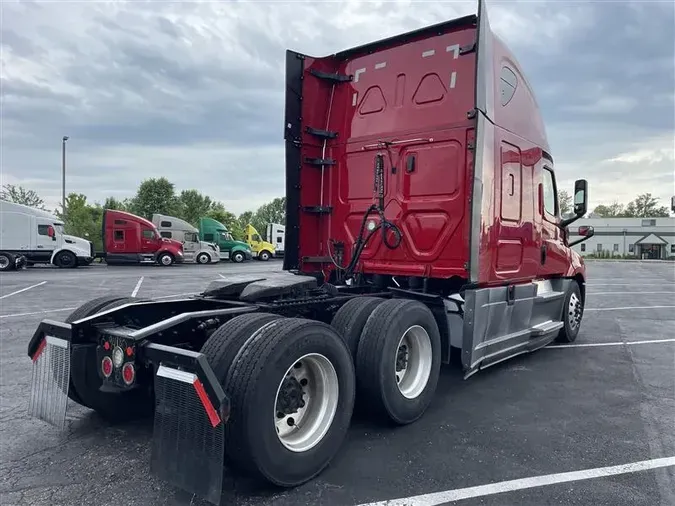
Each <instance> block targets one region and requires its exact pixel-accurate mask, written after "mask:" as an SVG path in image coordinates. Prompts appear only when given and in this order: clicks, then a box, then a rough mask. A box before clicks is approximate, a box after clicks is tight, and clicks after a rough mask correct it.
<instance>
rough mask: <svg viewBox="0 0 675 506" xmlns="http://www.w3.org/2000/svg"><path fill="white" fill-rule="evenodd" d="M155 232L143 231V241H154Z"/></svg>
mask: <svg viewBox="0 0 675 506" xmlns="http://www.w3.org/2000/svg"><path fill="white" fill-rule="evenodd" d="M154 238H155V232H153V231H152V230H143V239H154Z"/></svg>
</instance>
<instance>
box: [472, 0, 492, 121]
mask: <svg viewBox="0 0 675 506" xmlns="http://www.w3.org/2000/svg"><path fill="white" fill-rule="evenodd" d="M477 37H478V47H477V50H478V54H477V57H476V98H475V102H476V108H477V109H478V110H480V111H482V112H483V114H485V115H486V116H487V117H488V118H489V119H490V121H494V117H495V110H494V101H495V89H494V82H495V79H494V50H493V35H492V30H491V28H490V20H489V18H488V11H487V6H486V4H485V0H478V35H477Z"/></svg>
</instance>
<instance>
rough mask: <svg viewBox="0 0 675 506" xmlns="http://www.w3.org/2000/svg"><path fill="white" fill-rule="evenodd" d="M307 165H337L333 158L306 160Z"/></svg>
mask: <svg viewBox="0 0 675 506" xmlns="http://www.w3.org/2000/svg"><path fill="white" fill-rule="evenodd" d="M305 163H308V164H310V165H316V166H317V167H322V166H324V165H335V160H333V159H332V158H305Z"/></svg>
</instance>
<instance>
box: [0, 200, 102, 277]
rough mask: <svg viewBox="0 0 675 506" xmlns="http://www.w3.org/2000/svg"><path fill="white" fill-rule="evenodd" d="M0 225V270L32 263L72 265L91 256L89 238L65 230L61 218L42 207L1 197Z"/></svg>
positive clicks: (92, 247)
mask: <svg viewBox="0 0 675 506" xmlns="http://www.w3.org/2000/svg"><path fill="white" fill-rule="evenodd" d="M0 225H1V227H2V230H1V232H0V234H1V235H0V237H1V238H2V239H1V241H0V271H1V270H10V269H12V268H16V267H21V266H22V265H28V266H32V265H34V264H52V265H56V266H57V267H62V268H73V267H78V266H82V265H89V264H91V263H92V261H93V259H94V246H93V244H92V243H91V242H90V241H88V240H86V239H82V238H81V237H75V236H72V235H68V234H65V233H64V224H63V221H61V220H60V219H58V218H57V217H56V216H54V215H52V214H50V213H48V212H47V211H44V210H42V209H36V208H34V207H30V206H24V205H22V204H16V203H14V202H8V201H5V200H0ZM22 258H23V260H22ZM17 261H18V263H17Z"/></svg>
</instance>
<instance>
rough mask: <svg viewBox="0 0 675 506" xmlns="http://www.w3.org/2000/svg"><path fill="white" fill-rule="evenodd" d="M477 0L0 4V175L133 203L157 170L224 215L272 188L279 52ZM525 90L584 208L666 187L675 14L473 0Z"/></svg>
mask: <svg viewBox="0 0 675 506" xmlns="http://www.w3.org/2000/svg"><path fill="white" fill-rule="evenodd" d="M475 5H476V3H475V2H473V1H472V2H467V3H461V2H442V1H435V2H412V1H393V2H391V1H390V2H385V1H378V2H356V1H346V2H342V3H337V2H330V3H329V2H318V1H315V2H312V3H301V2H284V1H283V0H280V1H274V2H270V1H268V2H261V1H252V2H243V1H238V2H225V1H223V2H220V3H218V2H210V3H195V2H168V1H156V2H142V3H141V2H129V3H122V2H99V1H94V0H91V1H86V2H84V1H77V2H73V1H50V2H44V3H38V2H29V1H19V2H11V3H10V2H5V1H4V0H3V2H2V5H1V6H0V9H2V18H1V24H2V26H1V35H2V40H1V42H2V56H1V59H2V132H1V134H0V135H1V138H0V141H1V148H2V158H1V162H2V184H7V183H12V184H21V185H23V186H25V187H28V188H31V189H34V190H36V191H38V192H39V193H40V194H41V195H42V196H43V198H45V200H46V201H47V203H48V204H49V205H50V206H55V205H57V203H58V202H59V199H60V191H61V183H60V177H61V176H60V149H61V137H62V136H63V135H68V136H70V138H71V139H70V140H69V141H68V175H67V191H68V192H71V191H76V192H81V193H84V194H86V195H87V196H88V197H89V198H90V200H95V201H103V199H105V197H106V196H109V195H111V196H115V197H118V198H124V197H128V196H131V195H132V194H133V193H134V191H135V189H136V187H137V186H138V184H139V183H140V181H141V180H142V179H144V178H148V177H158V176H166V177H168V178H169V179H170V180H171V181H173V182H174V183H175V184H176V187H177V189H178V190H181V189H186V188H196V189H198V190H201V191H203V192H206V193H208V194H209V195H211V196H212V197H214V198H216V199H219V200H222V201H223V202H224V204H225V205H226V207H227V208H229V209H230V210H232V211H234V212H237V213H238V212H242V211H244V210H247V209H254V208H255V207H257V206H258V205H260V204H262V203H264V202H265V201H268V200H270V199H272V198H274V197H277V196H280V195H282V194H283V192H284V167H283V149H284V148H283V137H282V135H283V98H284V87H283V73H284V51H285V49H286V48H292V49H295V50H298V51H300V52H304V53H306V54H312V55H324V54H330V53H332V52H335V51H339V50H341V49H345V48H348V47H351V46H354V45H357V44H362V43H366V42H369V41H372V40H376V39H378V38H382V37H385V36H390V35H395V34H396V33H400V32H403V31H407V30H410V29H415V28H419V27H422V26H424V25H427V24H431V23H435V22H439V21H442V20H445V19H448V18H453V17H456V16H458V15H464V14H469V13H471V12H474V10H475ZM488 6H489V9H490V19H491V23H492V27H493V29H494V30H495V31H496V32H497V34H498V35H499V36H501V37H502V38H503V39H504V40H505V41H506V43H507V44H508V45H509V46H510V47H511V48H512V50H513V51H514V53H515V54H516V56H517V58H518V59H519V61H520V63H521V64H522V65H523V67H524V69H525V71H526V73H527V75H528V77H529V79H530V81H531V84H532V86H533V88H534V89H535V91H536V93H537V98H538V100H539V103H540V106H541V108H542V112H543V115H544V121H545V122H546V125H547V131H548V135H549V141H550V143H551V148H552V151H553V156H554V158H555V160H556V169H557V173H558V178H559V180H560V184H561V185H562V187H563V188H567V189H569V190H571V189H572V185H573V181H574V180H575V179H576V178H579V177H584V178H586V179H588V180H589V184H590V185H591V205H592V206H593V205H596V204H599V203H611V202H612V201H613V200H615V199H618V200H619V201H622V202H628V201H629V200H631V199H633V198H634V197H635V196H636V195H637V194H638V193H641V192H651V193H652V194H654V195H656V196H658V197H660V198H661V204H662V205H667V204H669V202H670V197H671V196H672V195H674V194H675V28H674V27H675V8H674V7H673V3H672V2H670V1H665V2H649V1H644V0H640V1H636V2H626V1H621V2H609V1H600V0H596V1H588V2H582V1H566V0H555V1H549V2H531V1H521V2H504V1H496V0H492V1H490V0H488Z"/></svg>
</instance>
